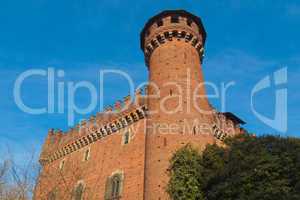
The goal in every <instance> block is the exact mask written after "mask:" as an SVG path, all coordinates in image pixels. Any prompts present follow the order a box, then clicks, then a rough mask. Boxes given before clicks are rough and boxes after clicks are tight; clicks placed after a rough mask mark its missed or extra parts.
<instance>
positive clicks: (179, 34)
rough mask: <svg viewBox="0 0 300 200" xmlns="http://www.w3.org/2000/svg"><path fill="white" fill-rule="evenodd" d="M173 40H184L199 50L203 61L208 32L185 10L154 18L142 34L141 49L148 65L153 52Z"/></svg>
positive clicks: (196, 18) (197, 18)
mask: <svg viewBox="0 0 300 200" xmlns="http://www.w3.org/2000/svg"><path fill="white" fill-rule="evenodd" d="M172 40H184V41H185V42H186V43H189V44H190V45H192V46H193V47H195V48H196V49H197V52H198V54H199V57H200V60H201V61H202V59H203V53H204V44H205V40H206V31H205V29H204V26H203V24H202V21H201V19H200V18H199V17H197V16H195V15H193V14H191V13H188V12H186V11H184V10H167V11H163V12H161V13H160V14H158V15H156V16H154V17H152V18H151V19H150V20H149V21H148V22H147V23H146V25H145V27H144V29H143V30H142V32H141V49H142V51H143V52H144V54H145V61H146V64H147V65H149V59H150V56H151V54H152V52H153V51H154V50H155V49H156V48H157V47H159V46H160V45H161V44H164V43H166V42H168V41H172Z"/></svg>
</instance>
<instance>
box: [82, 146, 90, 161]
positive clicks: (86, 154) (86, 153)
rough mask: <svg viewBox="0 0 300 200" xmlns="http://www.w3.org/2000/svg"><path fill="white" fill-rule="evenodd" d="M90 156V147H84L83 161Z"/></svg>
mask: <svg viewBox="0 0 300 200" xmlns="http://www.w3.org/2000/svg"><path fill="white" fill-rule="evenodd" d="M89 158H90V149H86V150H85V151H84V157H83V161H88V160H89Z"/></svg>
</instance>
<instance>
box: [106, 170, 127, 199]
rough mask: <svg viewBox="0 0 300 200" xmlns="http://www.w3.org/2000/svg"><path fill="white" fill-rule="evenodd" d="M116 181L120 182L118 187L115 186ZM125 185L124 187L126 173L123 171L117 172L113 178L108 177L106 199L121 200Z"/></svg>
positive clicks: (113, 174)
mask: <svg viewBox="0 0 300 200" xmlns="http://www.w3.org/2000/svg"><path fill="white" fill-rule="evenodd" d="M115 181H118V185H115ZM123 185H124V172H123V171H121V170H117V171H115V172H113V173H112V175H111V176H109V177H107V180H106V185H105V195H104V199H105V200H119V199H121V197H122V192H123V187H124V186H123ZM115 187H117V188H115ZM116 190H117V191H116ZM116 192H117V194H116Z"/></svg>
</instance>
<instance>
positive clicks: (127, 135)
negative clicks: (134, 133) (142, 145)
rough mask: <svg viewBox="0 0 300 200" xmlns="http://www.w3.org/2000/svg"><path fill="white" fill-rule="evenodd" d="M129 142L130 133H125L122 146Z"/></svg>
mask: <svg viewBox="0 0 300 200" xmlns="http://www.w3.org/2000/svg"><path fill="white" fill-rule="evenodd" d="M129 141H130V133H129V131H126V132H125V133H124V135H123V144H128V143H129Z"/></svg>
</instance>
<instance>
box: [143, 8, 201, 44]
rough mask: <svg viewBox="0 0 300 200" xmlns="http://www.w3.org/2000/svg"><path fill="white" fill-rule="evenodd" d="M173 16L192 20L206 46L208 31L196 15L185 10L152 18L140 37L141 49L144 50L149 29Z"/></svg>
mask: <svg viewBox="0 0 300 200" xmlns="http://www.w3.org/2000/svg"><path fill="white" fill-rule="evenodd" d="M171 15H179V16H183V17H187V18H190V19H192V20H193V21H194V22H195V23H196V24H197V25H198V27H199V30H200V32H201V33H202V36H203V44H205V40H206V31H205V29H204V26H203V24H202V21H201V19H200V18H199V17H197V16H196V15H193V14H191V13H189V12H187V11H185V10H165V11H162V12H161V13H159V14H157V15H155V16H153V17H151V18H150V19H149V20H148V22H147V23H146V24H145V26H144V28H143V30H142V32H141V35H140V37H141V38H140V40H141V49H142V50H144V38H145V34H146V31H147V29H148V28H149V27H150V26H151V25H152V24H153V23H155V22H156V21H158V20H159V19H161V18H164V17H166V16H171Z"/></svg>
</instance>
